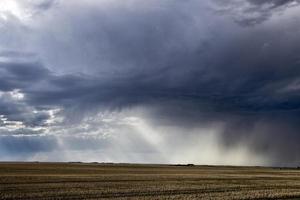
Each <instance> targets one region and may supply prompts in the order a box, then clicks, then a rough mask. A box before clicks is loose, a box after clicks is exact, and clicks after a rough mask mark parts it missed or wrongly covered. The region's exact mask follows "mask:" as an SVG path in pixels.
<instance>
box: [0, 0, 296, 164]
mask: <svg viewBox="0 0 300 200" xmlns="http://www.w3.org/2000/svg"><path fill="white" fill-rule="evenodd" d="M3 2H4V3H0V5H1V8H0V42H1V46H0V144H1V147H0V150H1V153H0V160H43V161H44V160H51V161H76V160H81V161H103V162H146V163H189V162H193V163H196V164H229V165H276V166H298V165H299V159H300V154H299V153H298V152H300V151H299V150H300V149H299V145H298V144H297V141H299V139H300V136H299V134H298V131H299V130H300V126H299V124H300V123H299V115H300V112H299V108H300V103H299V102H300V96H299V90H300V69H299V64H300V57H299V55H298V52H299V50H300V45H299V44H300V41H299V40H300V38H299V32H300V28H299V26H298V24H299V21H300V15H299V14H298V13H299V9H300V8H299V7H298V3H299V2H298V1H295V0H294V1H293V0H289V1H281V0H278V1H276V0H263V1H256V0H248V1H242V0H226V1H219V0H214V1H194V0H189V1H169V0H168V1H158V0H154V1H149V2H138V1H135V0H126V1H117V0H113V1H107V0H101V1H93V0H85V1H63V0H56V1H48V0H47V1H45V0H42V1H37V2H36V3H33V2H32V1H24V2H22V3H19V2H18V1H3ZM2 4H3V5H2ZM174 147H176V149H174ZM58 152H59V153H58ZM58 155H60V156H58Z"/></svg>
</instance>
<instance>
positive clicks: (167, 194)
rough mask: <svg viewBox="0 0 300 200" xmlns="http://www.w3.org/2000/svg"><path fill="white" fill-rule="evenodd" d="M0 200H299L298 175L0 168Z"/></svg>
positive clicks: (254, 170) (242, 170)
mask: <svg viewBox="0 0 300 200" xmlns="http://www.w3.org/2000/svg"><path fill="white" fill-rule="evenodd" d="M0 199H22V200H24V199H28V200H29V199H49V200H50V199H118V200H121V199H122V200H123V199H138V200H140V199H143V200H144V199H145V200H146V199H186V200H188V199H214V200H215V199H216V200H218V199H220V200H226V199H249V200H252V199H289V200H291V199H300V170H297V169H288V168H284V169H282V168H263V167H226V166H219V167H216V166H193V165H191V166H187V165H138V164H98V163H89V164H86V163H1V164H0Z"/></svg>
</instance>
